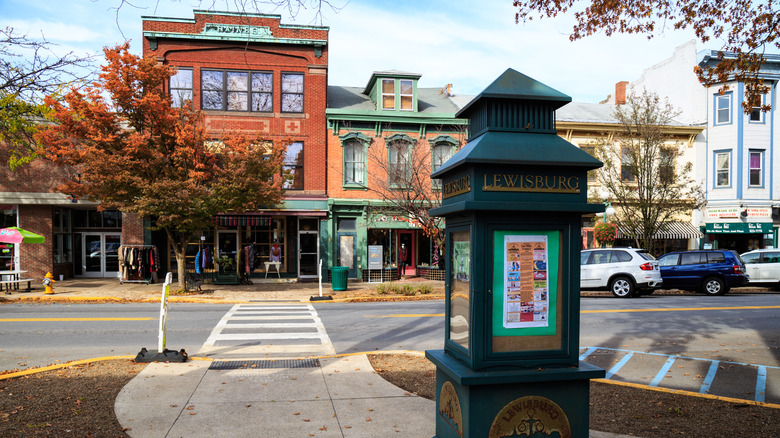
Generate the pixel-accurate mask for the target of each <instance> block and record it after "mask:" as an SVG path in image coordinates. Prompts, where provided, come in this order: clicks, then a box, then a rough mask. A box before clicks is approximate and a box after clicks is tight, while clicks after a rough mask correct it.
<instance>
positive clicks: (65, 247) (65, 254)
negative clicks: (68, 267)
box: [52, 208, 73, 263]
mask: <svg viewBox="0 0 780 438" xmlns="http://www.w3.org/2000/svg"><path fill="white" fill-rule="evenodd" d="M70 224H71V221H70V210H69V209H62V208H55V209H54V211H53V216H52V254H53V260H54V263H70V262H72V261H73V245H72V235H71V231H72V230H71V226H70Z"/></svg>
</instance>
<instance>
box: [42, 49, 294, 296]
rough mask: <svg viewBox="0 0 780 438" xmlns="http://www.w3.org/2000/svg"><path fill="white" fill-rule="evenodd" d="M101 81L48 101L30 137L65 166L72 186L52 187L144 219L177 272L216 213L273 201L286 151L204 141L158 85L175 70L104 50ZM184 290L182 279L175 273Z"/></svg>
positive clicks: (257, 142) (196, 124)
mask: <svg viewBox="0 0 780 438" xmlns="http://www.w3.org/2000/svg"><path fill="white" fill-rule="evenodd" d="M104 52H105V55H106V61H107V63H106V65H105V66H104V67H102V73H101V74H100V76H99V80H98V81H97V82H95V83H94V84H93V85H92V86H89V87H86V88H85V89H83V90H76V89H73V90H71V91H70V92H68V93H67V94H65V96H64V98H63V99H62V100H58V99H54V98H51V97H49V98H47V99H46V104H47V105H48V107H49V108H50V110H51V112H52V116H51V118H52V122H53V123H52V124H51V125H50V126H48V127H47V128H46V129H44V130H42V131H41V132H39V133H38V134H37V139H38V140H39V141H40V143H41V144H44V145H46V154H47V157H49V158H50V159H52V160H54V161H56V162H57V163H60V164H63V165H67V166H73V167H75V168H77V169H78V171H79V172H80V173H81V178H80V180H79V181H67V182H65V183H64V184H63V185H62V186H61V187H59V189H60V190H61V191H62V192H63V193H71V194H74V195H76V196H79V197H88V198H90V199H94V200H98V201H99V202H100V208H116V209H119V210H121V211H124V212H131V213H135V214H137V215H139V216H141V217H151V218H152V219H153V220H154V222H153V227H154V229H162V230H165V232H166V234H167V236H168V239H169V241H170V242H171V243H172V245H173V247H174V250H175V253H176V263H177V269H178V272H179V273H183V272H185V263H184V260H185V259H184V256H185V250H186V248H187V245H188V243H189V242H190V241H191V240H192V239H193V238H194V237H195V236H196V234H197V233H198V232H199V230H202V229H204V228H208V227H210V226H211V221H212V220H213V217H214V215H216V214H217V213H220V212H226V211H247V210H254V209H257V208H258V207H259V206H261V205H274V204H276V203H278V202H279V201H280V200H281V196H282V184H283V182H284V178H283V176H282V174H281V168H282V163H283V159H284V152H285V149H286V145H285V144H284V143H281V142H279V143H277V144H273V143H271V142H268V141H265V140H263V139H261V138H251V137H248V136H245V135H238V134H232V135H231V134H229V133H228V134H226V135H225V136H223V137H220V138H214V137H211V136H209V135H208V133H207V131H206V130H205V127H204V123H203V116H202V114H201V113H200V112H199V111H195V110H193V109H192V108H191V107H190V106H187V105H185V106H184V107H183V108H172V107H171V99H170V96H169V95H168V94H167V93H165V92H164V91H163V88H162V87H161V85H162V84H164V83H166V81H167V80H168V79H169V78H170V76H171V75H172V74H173V73H174V70H173V69H172V68H170V67H169V66H166V65H162V64H159V63H157V62H156V60H155V59H154V58H152V57H149V58H145V59H141V58H139V57H137V56H136V55H133V54H131V53H130V52H129V51H128V45H127V44H124V45H122V46H117V47H115V48H106V49H104ZM178 281H179V287H180V288H181V289H184V288H185V278H184V275H179V276H178Z"/></svg>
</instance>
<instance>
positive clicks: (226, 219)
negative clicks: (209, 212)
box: [214, 213, 271, 227]
mask: <svg viewBox="0 0 780 438" xmlns="http://www.w3.org/2000/svg"><path fill="white" fill-rule="evenodd" d="M214 224H216V225H219V226H221V227H235V226H239V225H241V226H253V227H267V226H270V225H271V218H270V217H268V216H260V215H257V214H251V213H244V214H218V215H216V216H214Z"/></svg>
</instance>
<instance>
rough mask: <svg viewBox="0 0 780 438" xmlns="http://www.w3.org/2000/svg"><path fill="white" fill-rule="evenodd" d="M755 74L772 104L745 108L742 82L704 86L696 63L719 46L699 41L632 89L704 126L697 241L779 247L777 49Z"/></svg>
mask: <svg viewBox="0 0 780 438" xmlns="http://www.w3.org/2000/svg"><path fill="white" fill-rule="evenodd" d="M765 58H766V63H765V64H764V66H763V67H762V69H761V72H760V77H761V79H763V80H764V81H765V84H766V85H768V86H769V88H770V91H769V93H767V94H765V95H764V96H762V104H769V105H771V106H772V109H771V111H769V112H766V113H762V112H761V111H759V110H758V109H757V108H755V109H754V110H753V111H751V112H750V113H749V114H746V113H745V112H744V111H743V109H742V108H743V107H742V102H743V101H744V100H745V96H744V86H743V85H742V84H740V83H737V82H735V81H731V82H728V83H726V84H725V85H727V86H728V90H727V91H726V92H725V93H723V94H720V93H719V89H720V88H721V86H722V85H724V84H722V83H720V84H714V85H712V86H709V87H705V86H703V85H702V84H701V83H699V81H698V79H697V78H696V75H695V73H694V67H695V66H697V65H698V66H701V67H704V66H708V65H714V64H716V63H717V62H718V52H717V51H712V50H704V51H699V52H697V51H696V42H695V41H691V42H689V43H686V44H683V45H681V46H679V47H677V48H676V49H675V51H674V53H673V54H672V56H671V57H670V58H668V59H665V60H663V61H661V62H659V63H657V64H655V65H653V66H651V67H649V68H647V69H645V70H644V72H643V73H642V76H641V77H640V78H639V79H638V80H636V81H634V82H632V83H631V84H630V87H629V89H630V90H632V91H634V92H638V93H639V92H642V90H643V89H646V90H648V91H652V92H655V93H658V94H659V95H661V96H666V97H668V99H669V101H670V102H671V103H672V104H673V105H674V106H675V107H677V108H678V109H680V110H681V111H682V114H681V115H680V116H679V117H678V118H677V120H680V121H682V122H685V123H690V124H692V125H701V126H704V127H706V130H705V132H704V136H703V141H699V142H697V144H696V154H695V157H696V158H695V161H694V166H695V168H696V175H697V180H700V181H701V182H702V183H703V184H704V186H705V188H706V191H707V206H706V207H705V208H704V210H703V211H699V212H695V213H694V225H697V226H699V227H701V230H702V232H703V233H704V237H703V238H702V241H701V247H702V248H710V247H712V248H727V249H734V250H736V251H737V252H744V251H748V250H750V249H755V248H765V247H778V226H779V225H780V159H778V158H776V157H775V155H776V153H777V152H780V129H778V128H780V126H777V125H778V123H779V122H780V118H778V115H777V114H778V96H777V95H778V81H779V80H780V55H765Z"/></svg>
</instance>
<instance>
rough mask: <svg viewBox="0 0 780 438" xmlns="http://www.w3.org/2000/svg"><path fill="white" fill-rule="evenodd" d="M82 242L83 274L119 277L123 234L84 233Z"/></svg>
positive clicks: (86, 275)
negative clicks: (120, 248)
mask: <svg viewBox="0 0 780 438" xmlns="http://www.w3.org/2000/svg"><path fill="white" fill-rule="evenodd" d="M81 242H82V243H81V266H82V276H84V277H118V275H119V247H120V246H121V245H122V235H121V234H117V233H83V238H82V241H81Z"/></svg>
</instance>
